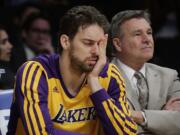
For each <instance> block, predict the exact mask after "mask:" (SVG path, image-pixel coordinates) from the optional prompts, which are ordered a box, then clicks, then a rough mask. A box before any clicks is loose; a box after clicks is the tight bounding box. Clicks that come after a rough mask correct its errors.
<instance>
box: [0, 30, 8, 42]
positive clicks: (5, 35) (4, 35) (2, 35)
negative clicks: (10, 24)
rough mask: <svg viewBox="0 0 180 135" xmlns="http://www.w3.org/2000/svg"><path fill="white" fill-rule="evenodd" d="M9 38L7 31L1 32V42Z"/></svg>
mask: <svg viewBox="0 0 180 135" xmlns="http://www.w3.org/2000/svg"><path fill="white" fill-rule="evenodd" d="M4 38H7V33H6V31H5V30H0V40H1V39H4Z"/></svg>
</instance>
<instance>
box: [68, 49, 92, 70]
mask: <svg viewBox="0 0 180 135" xmlns="http://www.w3.org/2000/svg"><path fill="white" fill-rule="evenodd" d="M69 57H70V62H71V67H72V68H73V69H75V70H76V71H79V72H81V73H84V72H85V73H88V72H91V71H92V70H93V68H94V65H90V64H86V63H85V61H86V60H87V59H88V58H87V59H85V60H84V61H81V60H80V59H79V58H78V57H77V56H76V55H75V54H74V50H73V48H72V49H71V51H70V53H69Z"/></svg>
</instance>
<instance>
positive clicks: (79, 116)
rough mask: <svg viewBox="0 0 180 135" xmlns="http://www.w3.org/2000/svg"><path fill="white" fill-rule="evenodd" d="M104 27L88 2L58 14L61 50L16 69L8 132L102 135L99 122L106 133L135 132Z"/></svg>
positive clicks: (131, 133)
mask: <svg viewBox="0 0 180 135" xmlns="http://www.w3.org/2000/svg"><path fill="white" fill-rule="evenodd" d="M108 29H109V23H108V21H107V19H106V17H105V16H104V15H102V14H101V13H100V12H99V11H98V10H97V9H95V8H94V7H91V6H77V7H74V8H72V9H70V10H69V11H68V12H67V13H66V14H65V15H64V17H62V19H61V22H60V33H59V34H60V36H59V41H60V48H61V49H60V54H55V55H42V56H39V57H37V58H35V59H34V60H30V61H28V62H26V63H25V64H23V65H22V66H21V68H20V69H19V71H18V73H17V79H16V86H15V98H14V102H13V104H12V107H11V117H10V122H9V125H8V133H7V134H8V135H10V134H15V133H16V134H17V133H18V134H23V132H24V134H30V135H39V134H43V135H47V134H51V135H80V134H86V135H87V134H88V135H102V133H101V132H100V129H102V128H103V130H104V132H105V134H106V135H124V134H126V135H127V134H129V135H135V134H136V131H137V126H136V124H135V123H134V122H133V121H132V119H131V113H130V111H129V106H128V103H127V100H126V93H125V84H124V80H123V78H122V76H121V74H120V73H119V71H118V69H117V67H116V66H115V65H113V64H108V63H107V59H106V45H107V37H108V35H107V32H108ZM20 126H21V128H20ZM15 127H17V129H16V128H15ZM101 127H102V128H101ZM22 130H23V131H22Z"/></svg>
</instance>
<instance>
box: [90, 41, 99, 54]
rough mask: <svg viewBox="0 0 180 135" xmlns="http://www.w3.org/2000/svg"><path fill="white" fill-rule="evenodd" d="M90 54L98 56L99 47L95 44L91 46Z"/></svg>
mask: <svg viewBox="0 0 180 135" xmlns="http://www.w3.org/2000/svg"><path fill="white" fill-rule="evenodd" d="M91 53H92V54H94V55H98V54H99V46H98V44H97V43H96V44H94V45H93V46H92V48H91Z"/></svg>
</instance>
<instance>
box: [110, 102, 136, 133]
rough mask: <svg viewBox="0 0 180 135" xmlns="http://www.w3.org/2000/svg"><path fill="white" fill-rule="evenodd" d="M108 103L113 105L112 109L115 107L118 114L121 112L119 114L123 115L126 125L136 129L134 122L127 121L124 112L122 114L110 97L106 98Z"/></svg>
mask: <svg viewBox="0 0 180 135" xmlns="http://www.w3.org/2000/svg"><path fill="white" fill-rule="evenodd" d="M108 103H109V105H110V106H113V107H114V109H115V110H116V111H117V112H118V113H119V114H121V116H123V117H124V119H125V123H127V125H128V126H130V127H131V128H133V129H135V130H136V129H137V126H136V125H135V124H134V123H132V122H131V121H128V120H127V119H126V116H125V114H124V113H123V112H122V111H121V110H120V109H119V108H118V107H117V106H115V105H114V104H113V102H112V101H111V100H110V99H109V100H108ZM115 114H116V115H118V114H117V113H116V112H115ZM118 116H119V115H118Z"/></svg>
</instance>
